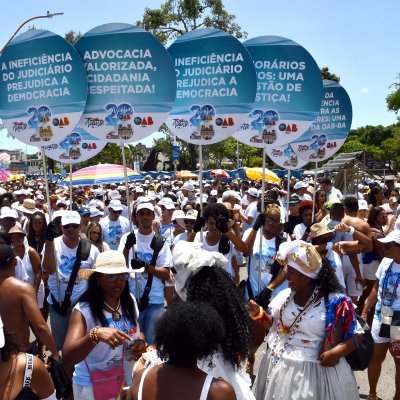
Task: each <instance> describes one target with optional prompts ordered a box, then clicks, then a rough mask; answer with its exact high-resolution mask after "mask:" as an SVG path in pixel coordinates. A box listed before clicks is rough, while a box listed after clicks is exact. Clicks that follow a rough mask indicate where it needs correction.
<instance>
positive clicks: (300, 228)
mask: <svg viewBox="0 0 400 400" xmlns="http://www.w3.org/2000/svg"><path fill="white" fill-rule="evenodd" d="M306 229H307V227H306V226H305V225H304V224H303V223H301V224H297V225H296V226H295V227H294V229H293V235H294V237H295V238H296V239H297V240H301V239H302V237H303V235H304V233H305V231H306ZM310 241H311V240H310V234H308V236H307V240H306V242H308V243H310Z"/></svg>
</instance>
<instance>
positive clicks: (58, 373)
mask: <svg viewBox="0 0 400 400" xmlns="http://www.w3.org/2000/svg"><path fill="white" fill-rule="evenodd" d="M49 361H50V368H49V372H50V375H51V379H52V380H53V384H54V387H55V389H56V397H57V399H62V398H66V397H68V396H69V395H70V394H71V393H72V382H71V380H70V379H69V377H68V375H67V373H66V372H65V369H64V366H63V363H62V362H60V361H57V360H55V359H54V358H51V357H49Z"/></svg>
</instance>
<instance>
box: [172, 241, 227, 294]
mask: <svg viewBox="0 0 400 400" xmlns="http://www.w3.org/2000/svg"><path fill="white" fill-rule="evenodd" d="M172 260H173V263H174V268H175V271H176V275H175V290H176V292H177V293H178V295H179V297H180V298H181V299H182V300H183V301H186V295H187V293H186V291H187V287H186V284H187V282H188V280H189V278H190V277H192V276H193V275H196V274H197V273H198V272H199V271H200V270H201V269H202V268H203V267H212V266H213V265H215V266H217V267H223V266H224V265H225V264H226V263H227V262H228V260H227V259H226V257H224V256H223V255H222V254H221V253H218V252H216V251H206V250H203V245H202V244H201V243H198V242H186V241H184V240H181V241H179V242H178V243H177V244H176V246H175V247H174V250H173V251H172Z"/></svg>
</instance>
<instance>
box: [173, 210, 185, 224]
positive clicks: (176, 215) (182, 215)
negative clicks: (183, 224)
mask: <svg viewBox="0 0 400 400" xmlns="http://www.w3.org/2000/svg"><path fill="white" fill-rule="evenodd" d="M177 218H185V213H184V212H183V211H182V210H175V211H174V212H173V214H172V221H176V220H177Z"/></svg>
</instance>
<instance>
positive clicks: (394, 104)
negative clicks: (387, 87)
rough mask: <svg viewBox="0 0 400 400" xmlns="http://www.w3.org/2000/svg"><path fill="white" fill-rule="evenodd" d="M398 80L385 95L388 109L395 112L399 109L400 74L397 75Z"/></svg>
mask: <svg viewBox="0 0 400 400" xmlns="http://www.w3.org/2000/svg"><path fill="white" fill-rule="evenodd" d="M397 79H398V82H395V83H394V84H393V85H392V88H394V90H393V91H392V92H391V93H389V95H388V96H387V97H386V104H387V107H388V110H389V111H394V112H395V113H396V114H397V113H398V111H399V109H400V74H399V75H397Z"/></svg>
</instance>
